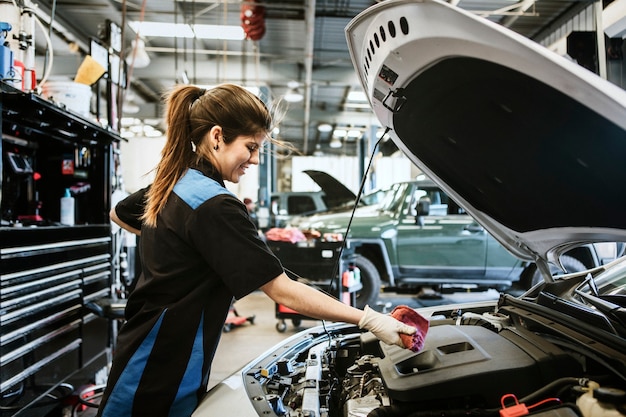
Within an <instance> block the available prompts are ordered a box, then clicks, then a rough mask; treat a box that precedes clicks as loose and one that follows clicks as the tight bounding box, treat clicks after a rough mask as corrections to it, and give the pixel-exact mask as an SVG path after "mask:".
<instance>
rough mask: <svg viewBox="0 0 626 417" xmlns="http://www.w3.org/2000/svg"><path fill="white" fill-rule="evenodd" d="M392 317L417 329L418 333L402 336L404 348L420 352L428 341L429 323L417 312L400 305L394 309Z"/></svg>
mask: <svg viewBox="0 0 626 417" xmlns="http://www.w3.org/2000/svg"><path fill="white" fill-rule="evenodd" d="M391 316H392V317H393V318H395V319H396V320H400V321H401V322H403V323H405V324H408V325H409V326H412V327H415V328H416V329H417V331H416V332H415V333H414V334H412V335H409V334H400V338H401V339H402V343H404V347H406V348H407V349H410V350H412V351H413V352H419V351H420V350H422V348H423V347H424V341H425V339H426V333H428V326H429V322H428V319H426V318H424V317H423V316H422V315H421V314H419V313H418V312H417V311H415V310H414V309H412V308H411V307H409V306H406V305H399V306H397V307H396V308H394V309H393V311H392V312H391Z"/></svg>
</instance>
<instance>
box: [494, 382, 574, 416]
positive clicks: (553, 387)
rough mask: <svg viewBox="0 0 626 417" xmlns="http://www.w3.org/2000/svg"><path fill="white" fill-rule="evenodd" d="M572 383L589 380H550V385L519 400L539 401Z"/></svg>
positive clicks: (520, 401) (496, 410) (523, 401)
mask: <svg viewBox="0 0 626 417" xmlns="http://www.w3.org/2000/svg"><path fill="white" fill-rule="evenodd" d="M572 385H573V386H586V385H587V380H586V379H585V378H574V377H566V378H559V379H556V380H554V381H552V382H550V383H549V384H548V385H546V386H544V387H543V388H540V389H538V390H537V391H535V392H531V393H530V394H528V395H527V396H525V397H523V398H520V399H519V400H518V402H519V403H520V404H521V403H526V404H528V403H532V402H534V401H539V400H542V399H544V398H546V397H549V396H550V394H553V393H554V392H556V391H557V390H562V389H563V388H565V387H567V386H572ZM499 410H500V408H492V409H490V410H488V411H495V412H498V411H499Z"/></svg>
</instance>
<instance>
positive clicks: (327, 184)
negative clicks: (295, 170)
mask: <svg viewBox="0 0 626 417" xmlns="http://www.w3.org/2000/svg"><path fill="white" fill-rule="evenodd" d="M302 172H304V173H305V174H307V175H308V176H309V177H311V179H312V180H313V181H315V183H316V184H317V185H319V186H320V188H321V189H322V191H323V192H324V194H326V196H325V198H324V200H325V201H326V205H327V206H328V208H329V209H332V208H337V207H340V206H343V205H345V204H348V203H354V201H355V200H356V194H354V193H353V192H352V191H350V189H349V188H348V187H346V186H345V185H343V184H342V183H341V182H339V180H337V179H336V178H335V177H333V176H331V175H329V174H327V173H325V172H323V171H315V170H312V169H308V170H305V171H302Z"/></svg>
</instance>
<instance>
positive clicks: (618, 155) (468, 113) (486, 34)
mask: <svg viewBox="0 0 626 417" xmlns="http://www.w3.org/2000/svg"><path fill="white" fill-rule="evenodd" d="M346 36H347V40H348V46H349V48H350V54H351V57H352V61H353V64H354V67H355V69H356V71H357V72H358V74H359V77H360V81H361V83H362V86H363V88H364V90H365V92H366V93H367V95H368V97H369V101H370V104H371V106H372V109H373V110H374V113H375V114H376V116H377V117H378V119H379V121H380V123H381V124H382V126H383V127H388V128H389V129H390V135H391V138H392V139H393V141H394V142H395V143H396V145H397V146H398V147H399V148H400V149H401V150H402V151H403V152H404V153H405V154H406V155H407V156H408V157H409V158H410V159H411V160H412V161H413V162H414V163H415V164H416V165H417V166H418V167H419V168H420V169H422V170H423V171H424V172H425V173H426V174H427V175H428V176H430V177H431V178H432V179H433V180H434V181H435V182H437V183H438V184H439V185H440V186H441V187H442V189H444V190H445V191H446V192H447V193H448V194H449V195H450V196H451V197H452V198H453V199H455V200H456V201H457V202H458V203H459V204H460V205H461V206H463V207H464V208H465V209H466V210H467V212H468V213H469V214H471V215H472V216H473V217H474V218H475V219H476V220H477V221H478V222H480V223H481V224H482V225H483V226H484V227H485V228H486V229H487V230H488V231H489V232H490V233H491V234H492V235H493V236H494V237H495V238H496V239H497V240H498V241H500V243H502V244H503V245H504V246H506V247H507V248H508V249H509V250H510V251H511V252H512V253H513V254H515V255H516V256H518V257H520V258H522V259H527V260H534V261H536V260H539V259H544V260H548V259H549V260H553V261H554V260H555V259H556V257H557V256H558V255H559V254H561V253H563V252H565V251H566V250H567V249H568V248H571V246H572V245H577V244H580V243H587V242H598V241H626V192H624V185H625V184H626V91H624V90H622V89H620V88H618V87H617V86H615V85H613V84H611V83H609V82H608V81H605V80H603V79H601V78H600V77H598V76H596V75H595V74H594V73H592V72H590V71H588V70H586V69H584V68H583V67H581V66H579V65H577V64H576V63H572V62H570V61H568V60H567V59H565V58H562V57H560V56H558V55H556V54H554V53H552V52H550V51H549V50H547V49H545V48H543V47H542V46H540V45H538V44H536V43H534V42H532V41H530V40H528V39H526V38H524V37H522V36H520V35H518V34H516V33H514V32H512V31H509V30H508V29H506V28H504V27H502V26H499V25H497V24H494V23H492V22H490V21H488V20H486V19H483V18H480V17H477V16H474V15H472V14H470V13H467V12H465V11H463V10H461V9H459V8H456V7H453V6H450V5H448V4H447V3H443V2H439V1H436V0H424V1H393V0H388V1H384V2H381V3H379V4H377V5H375V6H373V7H370V8H369V9H367V10H366V11H364V12H363V13H361V14H360V15H358V16H357V17H356V18H355V19H353V20H352V21H351V22H350V24H349V25H348V26H347V27H346Z"/></svg>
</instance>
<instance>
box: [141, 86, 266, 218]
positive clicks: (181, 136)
mask: <svg viewBox="0 0 626 417" xmlns="http://www.w3.org/2000/svg"><path fill="white" fill-rule="evenodd" d="M165 104H166V107H165V121H166V123H167V140H166V142H165V146H164V147H163V150H162V151H161V160H160V161H159V163H158V165H157V166H156V168H155V171H156V175H155V179H154V182H153V183H152V186H151V187H150V190H149V191H148V194H147V203H146V210H145V212H144V214H143V216H142V220H143V221H144V223H145V224H146V225H147V226H152V227H154V226H156V219H157V215H158V214H159V212H160V211H161V210H162V209H163V207H164V206H165V203H166V202H167V199H168V197H169V195H170V193H171V192H172V190H173V189H174V185H176V182H177V181H178V180H179V179H180V178H181V177H182V176H183V175H184V174H185V172H186V171H187V169H188V168H189V167H190V166H194V165H196V164H198V163H199V162H200V160H202V159H209V160H210V158H211V157H210V152H209V151H208V148H209V147H210V146H209V143H208V140H207V141H205V140H204V139H205V138H206V137H207V136H208V135H207V134H208V133H209V132H210V130H211V128H213V127H214V126H220V127H221V128H222V132H223V140H224V142H226V143H230V142H232V141H233V140H234V139H235V138H236V137H238V136H241V135H245V136H256V135H259V134H265V135H266V136H267V138H268V139H270V140H271V138H270V132H271V130H272V128H273V126H272V114H271V113H270V111H269V110H268V108H267V107H266V106H265V104H264V103H263V101H261V99H259V98H258V97H257V96H255V95H254V94H252V93H251V92H249V91H248V90H246V89H245V88H243V87H240V86H238V85H235V84H220V85H218V86H216V87H214V88H211V89H209V90H205V89H202V88H199V87H196V86H191V85H180V86H176V87H174V88H173V89H172V90H171V91H170V92H169V94H167V95H166V96H165ZM204 142H207V143H204Z"/></svg>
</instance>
